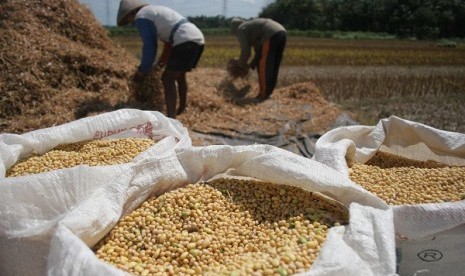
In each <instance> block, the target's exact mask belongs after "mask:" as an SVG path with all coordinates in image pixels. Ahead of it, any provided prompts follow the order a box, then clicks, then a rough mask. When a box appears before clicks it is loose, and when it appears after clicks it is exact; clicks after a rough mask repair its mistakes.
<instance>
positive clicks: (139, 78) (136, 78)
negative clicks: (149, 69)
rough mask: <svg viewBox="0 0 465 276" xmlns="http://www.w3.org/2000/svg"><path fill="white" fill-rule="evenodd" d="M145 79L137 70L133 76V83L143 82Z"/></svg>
mask: <svg viewBox="0 0 465 276" xmlns="http://www.w3.org/2000/svg"><path fill="white" fill-rule="evenodd" d="M144 79H145V74H143V73H142V72H140V71H139V70H137V71H136V73H135V74H134V76H133V80H134V81H135V82H143V81H144Z"/></svg>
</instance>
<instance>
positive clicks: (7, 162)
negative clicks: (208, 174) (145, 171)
mask: <svg viewBox="0 0 465 276" xmlns="http://www.w3.org/2000/svg"><path fill="white" fill-rule="evenodd" d="M108 137H112V138H121V137H153V138H154V139H155V140H156V141H157V144H156V145H154V146H153V147H151V148H150V150H148V151H146V152H144V153H143V155H141V156H138V158H137V159H145V158H148V157H162V156H163V155H164V154H167V153H168V154H171V153H172V150H174V149H175V148H182V147H190V146H191V145H192V141H191V139H190V137H189V133H188V131H187V129H186V128H185V127H183V126H182V124H181V123H180V122H179V121H177V120H173V119H170V118H168V117H166V116H164V115H163V114H162V113H160V112H157V111H142V110H137V109H120V110H117V111H113V112H108V113H104V114H100V115H95V116H91V117H87V118H83V119H79V120H76V121H73V122H70V123H66V124H63V125H60V126H55V127H50V128H44V129H39V130H35V131H31V132H28V133H24V134H10V133H2V134H0V178H4V177H5V172H6V170H7V169H8V168H9V167H11V166H13V165H14V164H15V163H16V162H17V161H18V160H19V159H21V158H23V157H25V156H28V155H29V154H31V153H37V154H43V153H46V152H47V151H49V150H51V149H53V148H54V147H56V146H58V145H61V144H67V143H75V142H79V141H85V140H90V139H103V138H108ZM137 159H136V160H137Z"/></svg>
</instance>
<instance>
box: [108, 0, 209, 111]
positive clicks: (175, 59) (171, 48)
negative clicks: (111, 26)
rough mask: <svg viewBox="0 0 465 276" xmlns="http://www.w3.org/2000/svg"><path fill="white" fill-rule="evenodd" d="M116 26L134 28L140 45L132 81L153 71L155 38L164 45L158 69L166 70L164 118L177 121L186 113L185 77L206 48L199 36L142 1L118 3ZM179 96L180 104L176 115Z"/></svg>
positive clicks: (192, 28) (179, 18) (163, 9)
mask: <svg viewBox="0 0 465 276" xmlns="http://www.w3.org/2000/svg"><path fill="white" fill-rule="evenodd" d="M117 24H118V26H122V25H127V24H135V26H136V27H137V30H138V31H139V34H140V36H141V39H142V42H143V48H142V58H141V62H140V65H139V67H138V70H137V72H136V74H135V77H134V80H135V81H143V80H144V78H145V76H147V74H148V73H149V72H150V71H151V70H152V68H153V63H154V61H155V57H156V55H157V38H159V39H160V40H161V41H163V42H164V49H163V52H162V54H161V55H160V58H159V60H158V62H157V66H160V67H165V70H164V71H163V74H162V82H163V87H164V94H165V102H166V108H167V116H168V117H171V118H176V115H179V114H181V113H182V112H184V110H185V109H186V101H187V90H188V85H187V80H186V73H187V72H188V71H191V70H192V69H193V68H195V67H196V66H197V63H198V61H199V59H200V56H201V55H202V52H203V48H204V44H205V39H204V36H203V34H202V32H201V31H200V30H199V29H198V28H197V27H196V26H195V25H194V24H192V23H191V22H189V21H188V20H187V19H186V18H185V17H183V16H182V15H180V14H179V13H178V12H176V11H174V10H172V9H170V8H168V7H163V6H154V5H149V4H147V3H145V2H144V1H142V0H121V2H120V6H119V10H118V18H117ZM176 86H177V88H176ZM176 89H177V93H176ZM178 94H179V100H180V104H179V107H178V109H177V111H176V102H177V95H178Z"/></svg>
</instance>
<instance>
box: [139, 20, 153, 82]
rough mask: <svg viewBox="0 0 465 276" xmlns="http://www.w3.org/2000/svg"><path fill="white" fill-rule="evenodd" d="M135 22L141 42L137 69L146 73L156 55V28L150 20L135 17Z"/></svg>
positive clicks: (149, 69) (150, 68)
mask: <svg viewBox="0 0 465 276" xmlns="http://www.w3.org/2000/svg"><path fill="white" fill-rule="evenodd" d="M135 24H136V27H137V30H138V31H139V35H140V37H141V39H142V44H143V46H142V58H141V62H140V65H139V71H140V72H141V73H142V74H147V73H149V72H150V71H151V70H152V65H153V62H154V61H155V57H156V55H157V46H158V44H157V28H156V27H155V24H153V22H152V21H151V20H149V19H144V18H139V19H136V21H135Z"/></svg>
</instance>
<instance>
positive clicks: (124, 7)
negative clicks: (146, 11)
mask: <svg viewBox="0 0 465 276" xmlns="http://www.w3.org/2000/svg"><path fill="white" fill-rule="evenodd" d="M147 5H148V3H146V2H144V1H142V0H121V2H120V3H119V9H118V19H117V20H116V21H117V24H118V26H122V25H126V24H127V23H126V22H125V20H126V17H127V16H128V15H129V14H130V13H131V12H132V11H134V10H135V9H138V8H142V7H144V6H147Z"/></svg>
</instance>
